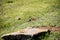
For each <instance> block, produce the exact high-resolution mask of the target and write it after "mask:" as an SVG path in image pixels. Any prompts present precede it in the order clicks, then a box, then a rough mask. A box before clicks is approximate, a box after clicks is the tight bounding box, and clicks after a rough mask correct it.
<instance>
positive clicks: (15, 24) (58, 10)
mask: <svg viewBox="0 0 60 40" xmlns="http://www.w3.org/2000/svg"><path fill="white" fill-rule="evenodd" d="M9 1H10V2H11V1H12V2H11V3H9ZM0 4H1V6H0V36H1V35H3V34H5V33H10V32H13V31H17V30H20V29H23V28H25V27H31V26H50V25H52V26H54V25H56V26H60V19H59V18H60V0H2V1H0ZM33 17H36V18H38V19H37V20H36V21H31V22H27V21H28V20H29V19H30V18H33ZM18 18H21V20H18Z"/></svg>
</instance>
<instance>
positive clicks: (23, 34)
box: [2, 28, 50, 40]
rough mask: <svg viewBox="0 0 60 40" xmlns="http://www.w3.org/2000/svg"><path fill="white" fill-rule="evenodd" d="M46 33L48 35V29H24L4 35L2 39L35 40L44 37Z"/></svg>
mask: <svg viewBox="0 0 60 40" xmlns="http://www.w3.org/2000/svg"><path fill="white" fill-rule="evenodd" d="M46 33H50V31H49V29H43V28H41V29H40V28H26V29H23V30H21V31H18V32H13V33H9V34H5V35H3V36H2V38H3V39H5V40H27V39H29V38H34V39H35V40H36V39H37V38H38V37H40V36H42V35H43V36H44V35H45V34H46Z"/></svg>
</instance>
